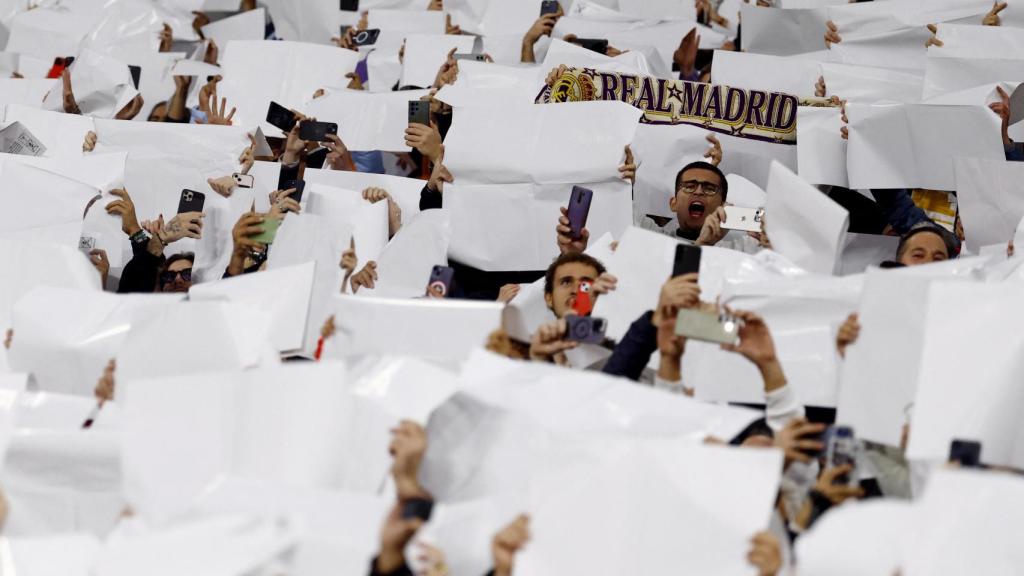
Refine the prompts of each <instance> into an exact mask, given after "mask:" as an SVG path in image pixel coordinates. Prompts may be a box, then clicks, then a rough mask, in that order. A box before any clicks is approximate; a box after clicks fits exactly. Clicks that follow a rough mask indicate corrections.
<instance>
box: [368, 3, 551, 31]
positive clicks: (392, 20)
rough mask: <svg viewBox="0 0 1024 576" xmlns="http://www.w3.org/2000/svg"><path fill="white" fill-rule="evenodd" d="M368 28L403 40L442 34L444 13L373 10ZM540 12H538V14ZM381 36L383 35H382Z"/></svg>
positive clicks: (370, 11)
mask: <svg viewBox="0 0 1024 576" xmlns="http://www.w3.org/2000/svg"><path fill="white" fill-rule="evenodd" d="M368 12H369V15H368V20H367V22H368V24H369V28H371V29H372V28H380V30H381V31H382V32H383V33H385V34H389V35H391V34H394V35H397V36H398V37H400V38H404V37H405V36H406V35H407V34H444V33H445V26H444V12H427V11H421V10H415V11H410V10H394V9H385V8H374V9H372V10H368ZM539 13H540V11H539V10H538V14H539ZM382 36H383V34H382Z"/></svg>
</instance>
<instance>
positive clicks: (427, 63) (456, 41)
mask: <svg viewBox="0 0 1024 576" xmlns="http://www.w3.org/2000/svg"><path fill="white" fill-rule="evenodd" d="M452 49H454V50H455V53H456V54H469V53H470V52H472V51H473V36H463V35H451V34H442V35H438V36H434V35H427V34H409V35H408V36H406V38H405V57H404V58H403V60H402V80H401V82H400V84H401V85H402V86H417V87H420V88H429V87H430V86H433V85H434V79H435V78H436V77H437V72H438V70H439V69H440V68H441V65H442V64H444V63H445V60H446V59H447V57H448V53H449V52H450V51H451V50H452ZM410 100H411V98H410Z"/></svg>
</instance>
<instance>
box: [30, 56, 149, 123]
mask: <svg viewBox="0 0 1024 576" xmlns="http://www.w3.org/2000/svg"><path fill="white" fill-rule="evenodd" d="M68 70H69V71H70V74H71V87H72V89H73V90H74V93H75V102H77V103H78V107H79V108H80V109H81V110H82V114H86V115H89V116H95V117H97V118H113V117H114V115H115V114H117V113H118V112H119V111H120V110H121V109H122V108H124V107H125V106H126V105H128V103H129V102H131V101H132V99H133V98H135V96H136V95H138V90H136V89H135V88H134V87H133V86H132V76H131V73H130V72H129V70H128V65H127V64H125V63H124V62H122V61H120V60H115V59H114V58H111V57H109V56H105V55H103V54H99V53H97V52H93V51H91V50H84V51H83V52H81V53H80V54H79V55H78V57H77V58H76V59H75V62H74V63H73V64H72V65H71V66H70V67H69V68H68ZM43 108H45V109H47V110H54V111H63V110H64V100H63V83H57V84H54V85H53V88H51V89H50V92H49V93H48V94H47V95H46V97H45V98H44V99H43Z"/></svg>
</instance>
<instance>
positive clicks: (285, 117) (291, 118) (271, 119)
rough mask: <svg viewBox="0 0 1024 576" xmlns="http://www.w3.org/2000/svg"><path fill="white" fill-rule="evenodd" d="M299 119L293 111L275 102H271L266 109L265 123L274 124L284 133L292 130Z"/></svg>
mask: <svg viewBox="0 0 1024 576" xmlns="http://www.w3.org/2000/svg"><path fill="white" fill-rule="evenodd" d="M298 121H299V119H298V118H296V117H295V113H294V112H292V111H291V110H289V109H287V108H285V107H284V106H281V105H280V104H278V103H277V102H271V103H270V108H269V109H268V110H267V123H268V124H271V125H273V126H276V127H278V128H280V129H281V131H282V132H284V133H285V134H287V133H289V132H291V131H292V128H295V124H297V123H298Z"/></svg>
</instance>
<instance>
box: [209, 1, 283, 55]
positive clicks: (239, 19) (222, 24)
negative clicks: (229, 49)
mask: <svg viewBox="0 0 1024 576" xmlns="http://www.w3.org/2000/svg"><path fill="white" fill-rule="evenodd" d="M266 20H267V12H266V10H264V9H263V8H257V9H255V10H249V11H247V12H242V13H240V14H237V15H235V16H231V17H230V18H225V19H223V20H218V21H216V22H211V23H210V24H207V25H206V26H203V36H205V37H206V38H207V39H209V40H213V41H214V42H216V43H217V46H227V45H228V42H231V41H234V40H242V41H260V40H263V36H264V27H265V25H266Z"/></svg>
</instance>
